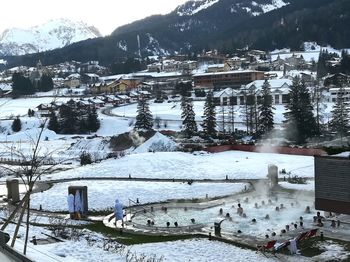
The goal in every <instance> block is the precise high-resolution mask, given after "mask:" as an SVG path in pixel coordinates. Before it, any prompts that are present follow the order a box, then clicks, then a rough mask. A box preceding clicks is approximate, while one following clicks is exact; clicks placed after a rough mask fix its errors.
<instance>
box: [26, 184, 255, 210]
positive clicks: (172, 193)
mask: <svg viewBox="0 0 350 262" xmlns="http://www.w3.org/2000/svg"><path fill="white" fill-rule="evenodd" d="M73 185H74V186H87V187H88V201H89V204H88V205H89V209H90V210H105V209H108V208H112V207H113V206H114V201H115V199H117V198H118V199H119V200H120V201H121V202H122V203H123V204H124V205H125V206H127V205H128V204H129V199H132V200H133V201H136V198H138V199H139V201H140V203H141V204H144V203H152V202H160V201H166V200H169V199H192V198H205V197H206V194H208V196H209V197H216V196H225V195H229V194H235V193H238V192H241V191H242V190H244V187H245V186H246V187H247V188H248V187H249V185H248V184H245V183H235V184H232V183H217V184H215V185H213V184H211V183H193V184H192V185H188V184H187V183H177V182H140V181H79V180H77V181H72V182H66V183H59V184H56V185H54V186H53V187H52V188H51V189H49V190H47V191H45V192H43V193H36V194H34V195H33V197H32V203H33V204H32V205H33V207H34V208H37V209H38V208H39V205H40V204H41V205H42V208H43V210H48V211H64V210H67V192H68V187H69V186H73Z"/></svg>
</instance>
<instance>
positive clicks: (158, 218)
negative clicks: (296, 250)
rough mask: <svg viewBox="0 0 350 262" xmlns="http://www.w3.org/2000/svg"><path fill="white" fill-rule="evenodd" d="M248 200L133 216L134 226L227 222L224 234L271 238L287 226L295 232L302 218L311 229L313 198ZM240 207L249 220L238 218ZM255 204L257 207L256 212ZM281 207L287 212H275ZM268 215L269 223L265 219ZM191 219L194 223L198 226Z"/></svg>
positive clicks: (206, 225) (287, 197)
mask: <svg viewBox="0 0 350 262" xmlns="http://www.w3.org/2000/svg"><path fill="white" fill-rule="evenodd" d="M248 198H249V199H248V202H246V201H244V200H245V198H243V199H240V200H237V199H227V200H225V203H222V204H221V205H219V206H214V207H209V208H205V209H193V208H185V207H181V208H180V207H177V208H168V210H167V211H166V212H165V211H164V210H161V209H155V210H154V211H153V212H150V211H149V212H147V213H143V212H139V213H137V214H136V215H135V216H134V218H133V220H132V222H133V223H135V224H136V225H137V224H139V225H147V220H151V221H153V222H154V226H155V227H166V223H167V222H169V223H170V227H174V223H175V222H177V223H178V226H179V227H181V226H191V225H194V224H203V226H205V227H212V226H213V225H214V222H220V221H222V220H224V219H225V220H224V221H223V222H222V224H221V228H222V232H225V233H233V234H236V233H237V232H238V230H240V231H241V232H242V234H244V235H249V236H254V237H265V235H266V234H268V235H271V233H272V232H276V234H277V235H278V234H279V233H280V232H281V230H282V229H285V226H286V225H289V226H290V230H293V229H294V226H293V224H292V223H297V224H298V226H299V221H300V219H299V218H300V217H303V223H304V225H305V226H307V225H310V223H312V221H313V216H314V215H315V210H314V209H313V208H312V199H311V198H305V199H301V200H299V201H298V203H297V202H296V200H295V198H294V197H293V196H288V195H283V194H278V195H277V199H276V197H275V196H274V197H271V202H270V204H269V198H268V197H261V196H257V195H256V196H253V197H249V196H248ZM262 201H264V204H262ZM238 203H240V204H241V207H242V208H243V212H244V213H245V214H246V217H242V216H239V215H238V214H237V208H238ZM255 203H257V208H256V207H255ZM281 204H283V206H284V208H282V209H280V210H279V211H276V206H278V207H280V205H281ZM306 206H310V207H311V213H310V214H307V213H305V208H306ZM220 209H222V214H220ZM227 213H229V214H230V217H226V214H227ZM267 214H268V215H269V219H265V216H266V215H267ZM191 219H195V223H193V222H192V221H191ZM252 219H255V220H256V222H252Z"/></svg>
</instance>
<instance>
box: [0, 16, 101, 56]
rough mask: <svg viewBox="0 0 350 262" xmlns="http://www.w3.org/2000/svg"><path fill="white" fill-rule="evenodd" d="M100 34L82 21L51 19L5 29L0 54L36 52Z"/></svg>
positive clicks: (0, 39) (1, 37)
mask: <svg viewBox="0 0 350 262" xmlns="http://www.w3.org/2000/svg"><path fill="white" fill-rule="evenodd" d="M100 36H101V34H100V32H99V31H98V30H97V29H96V28H95V27H93V26H88V25H87V24H85V23H83V22H73V21H70V20H67V19H57V20H51V21H49V22H47V23H45V24H42V25H38V26H33V27H30V28H28V29H20V28H9V29H6V30H5V31H4V32H3V33H2V34H1V35H0V55H24V54H29V53H36V52H39V51H46V50H51V49H55V48H61V47H64V46H67V45H70V44H72V43H75V42H79V41H82V40H85V39H88V38H95V37H100Z"/></svg>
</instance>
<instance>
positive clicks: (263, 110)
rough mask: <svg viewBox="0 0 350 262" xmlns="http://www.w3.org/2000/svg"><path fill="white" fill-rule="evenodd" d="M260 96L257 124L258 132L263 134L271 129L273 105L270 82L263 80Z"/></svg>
mask: <svg viewBox="0 0 350 262" xmlns="http://www.w3.org/2000/svg"><path fill="white" fill-rule="evenodd" d="M261 92H262V96H261V101H259V107H258V109H259V126H258V134H259V135H261V136H262V135H265V134H268V133H269V132H271V130H272V129H273V125H274V121H273V115H274V114H273V111H272V110H273V109H274V108H273V107H272V96H271V90H270V84H269V82H268V81H267V80H265V82H264V84H263V86H262V91H261Z"/></svg>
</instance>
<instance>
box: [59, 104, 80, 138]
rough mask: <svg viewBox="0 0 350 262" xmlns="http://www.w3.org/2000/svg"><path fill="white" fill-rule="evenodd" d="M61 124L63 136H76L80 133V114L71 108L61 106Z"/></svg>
mask: <svg viewBox="0 0 350 262" xmlns="http://www.w3.org/2000/svg"><path fill="white" fill-rule="evenodd" d="M59 116H60V118H59V124H60V130H61V133H62V134H75V133H76V132H77V131H78V125H79V121H78V114H77V112H76V110H75V109H74V108H72V107H70V106H67V105H65V106H61V107H60V111H59Z"/></svg>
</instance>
